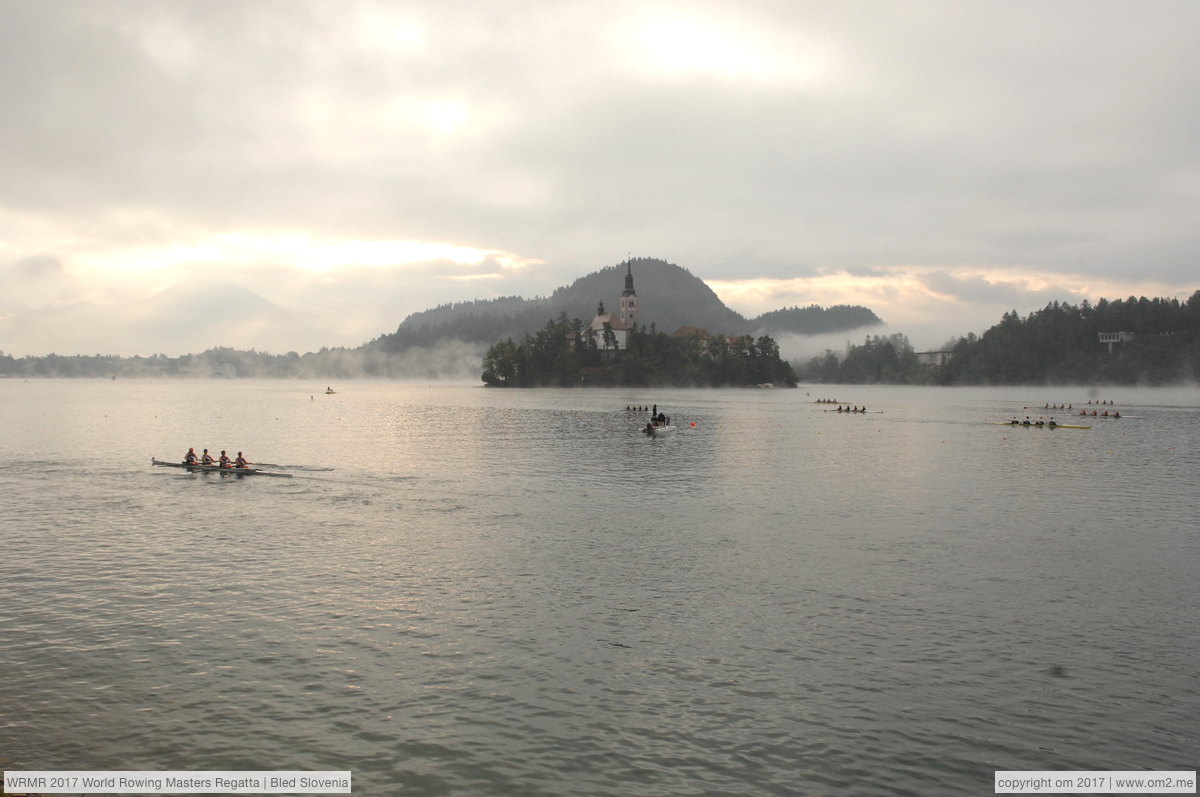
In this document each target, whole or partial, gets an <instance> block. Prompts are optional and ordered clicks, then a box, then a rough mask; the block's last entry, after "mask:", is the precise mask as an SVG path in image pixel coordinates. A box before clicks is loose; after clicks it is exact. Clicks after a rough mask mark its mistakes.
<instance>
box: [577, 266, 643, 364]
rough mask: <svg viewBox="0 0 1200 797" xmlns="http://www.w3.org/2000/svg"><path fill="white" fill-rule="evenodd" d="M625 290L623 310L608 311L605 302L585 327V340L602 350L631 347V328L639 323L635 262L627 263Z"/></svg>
mask: <svg viewBox="0 0 1200 797" xmlns="http://www.w3.org/2000/svg"><path fill="white" fill-rule="evenodd" d="M625 266H626V272H625V290H623V291H621V312H620V315H618V314H616V313H607V312H605V311H604V302H600V305H599V307H597V308H596V317H595V318H593V319H592V322H591V323H590V324H589V325H588V326H587V327H585V328H584V330H583V335H584V340H585V341H586V342H587V344H588V345H589V346H594V347H595V348H597V349H599V350H600V351H623V350H625V349H628V348H629V330H631V329H633V326H634V324H636V323H637V303H638V298H637V291H635V290H634V289H633V264H632V263H626V264H625Z"/></svg>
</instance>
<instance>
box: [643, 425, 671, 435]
mask: <svg viewBox="0 0 1200 797" xmlns="http://www.w3.org/2000/svg"><path fill="white" fill-rule="evenodd" d="M642 431H643V432H645V433H646V436H647V437H658V436H659V435H660V434H670V433H671V432H673V431H675V427H674V426H671V425H669V424H668V425H666V426H647V427H645V428H644V429H642Z"/></svg>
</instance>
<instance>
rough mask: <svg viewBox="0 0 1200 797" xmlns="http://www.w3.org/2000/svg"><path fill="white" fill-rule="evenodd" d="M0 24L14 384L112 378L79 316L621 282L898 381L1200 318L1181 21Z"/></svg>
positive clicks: (371, 11) (0, 305)
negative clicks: (1055, 339) (43, 366)
mask: <svg viewBox="0 0 1200 797" xmlns="http://www.w3.org/2000/svg"><path fill="white" fill-rule="evenodd" d="M0 15H2V19H3V24H2V25H0V351H3V352H6V353H8V354H15V355H25V354H33V355H38V354H46V353H49V352H50V351H55V352H57V353H59V354H68V353H98V352H95V351H93V350H92V348H93V347H94V346H96V345H98V344H97V338H96V337H95V332H96V325H95V324H94V322H87V323H84V322H80V321H79V319H80V318H83V317H85V316H81V315H79V313H80V312H81V311H82V310H83V309H86V310H87V311H88V312H89V313H91V315H88V316H86V317H87V318H91V319H94V318H96V317H97V314H99V316H98V317H100V318H104V319H107V320H106V321H105V322H104V326H108V325H110V324H111V325H113V326H114V328H115V327H118V326H120V325H121V324H123V323H124V322H126V321H128V320H136V319H137V317H138V314H139V313H142V312H148V311H146V310H145V308H146V307H147V302H151V301H152V300H153V297H155V296H156V295H157V294H160V292H162V291H166V290H168V289H172V290H174V291H175V292H176V293H175V294H173V295H178V292H179V291H186V290H189V286H192V285H196V284H197V283H198V281H203V284H204V285H207V286H212V285H213V284H219V285H229V286H236V287H237V288H238V289H239V290H242V289H244V290H247V291H250V292H253V293H254V294H256V295H257V296H260V297H262V298H264V299H266V300H267V301H268V302H270V303H272V304H273V305H276V306H277V307H278V308H280V309H282V310H283V311H285V312H286V313H288V314H289V315H290V316H291V317H294V318H295V319H297V321H298V322H300V323H302V324H304V325H307V327H309V328H310V329H311V330H313V335H312V339H313V340H323V341H326V343H327V345H330V346H339V345H346V346H355V345H358V344H360V343H363V342H366V341H367V340H370V339H372V338H374V337H377V336H378V335H380V334H383V333H386V332H391V331H393V330H394V329H395V328H396V327H397V325H398V324H399V323H400V322H401V321H402V320H403V319H404V318H405V317H406V316H407V315H408V314H409V313H412V312H418V311H420V310H424V309H427V308H429V307H433V306H436V305H439V304H443V303H446V302H453V301H466V300H471V299H476V298H482V299H486V298H493V297H497V296H510V295H520V296H526V297H533V296H541V295H548V294H549V293H551V292H552V291H553V290H554V289H555V288H557V287H559V286H560V285H565V284H569V283H570V282H572V281H573V280H574V279H576V278H577V277H580V276H583V275H584V274H587V273H590V272H592V271H595V270H597V269H599V268H602V267H604V266H608V265H612V264H614V263H619V262H621V261H623V260H625V259H626V258H627V257H629V256H631V255H632V256H633V257H656V258H661V259H663V260H667V261H669V262H672V263H676V264H678V265H680V266H683V267H685V268H687V269H688V270H689V271H691V272H692V273H693V274H694V275H696V276H697V277H700V278H701V279H703V280H705V282H707V283H708V284H709V285H710V286H711V287H712V288H713V289H714V290H715V291H716V292H717V294H718V295H719V296H720V297H721V298H722V299H723V300H724V301H725V303H726V304H728V305H729V306H730V307H732V308H733V309H735V310H737V311H739V312H741V313H743V314H744V315H747V316H754V315H758V314H759V313H762V312H765V311H767V310H772V309H776V308H779V307H783V306H792V305H801V306H804V305H808V304H813V303H815V304H820V305H824V306H828V305H832V304H861V305H865V306H867V307H870V308H871V309H873V310H874V311H875V312H876V313H877V314H878V315H879V316H880V317H882V318H883V319H884V321H885V322H886V323H887V328H888V330H889V331H891V332H903V333H905V334H907V335H908V336H909V338H910V339H911V340H912V342H913V343H914V345H915V346H916V347H917V348H918V349H919V350H920V349H927V348H938V347H940V346H941V345H942V344H943V343H945V342H946V341H947V340H949V339H951V338H954V337H957V336H959V335H964V334H966V333H968V332H977V333H978V332H982V331H984V330H985V329H987V328H988V327H990V326H991V325H993V324H994V323H996V322H998V321H999V318H1000V315H1001V314H1003V313H1004V312H1006V311H1008V310H1013V309H1015V310H1018V311H1019V312H1020V313H1021V314H1022V315H1024V314H1026V313H1028V312H1030V311H1032V310H1036V309H1038V308H1041V307H1044V306H1045V305H1046V304H1047V303H1049V302H1051V301H1064V302H1070V303H1073V304H1074V303H1079V302H1081V301H1082V300H1084V299H1089V300H1091V301H1095V300H1096V299H1098V298H1101V297H1106V298H1123V297H1128V296H1133V295H1137V296H1141V295H1146V296H1151V297H1154V296H1164V297H1178V298H1180V299H1181V300H1182V299H1186V298H1187V297H1188V296H1190V295H1191V294H1192V293H1193V292H1194V291H1195V290H1196V289H1197V288H1200V278H1198V269H1197V264H1198V263H1200V258H1198V255H1200V236H1198V235H1197V232H1198V230H1200V224H1198V221H1200V213H1198V210H1200V55H1198V54H1197V53H1198V52H1200V50H1198V49H1197V48H1196V47H1195V43H1194V39H1195V32H1196V31H1197V30H1200V3H1195V2H1188V1H1187V0H1172V1H1170V2H1164V1H1162V0H1150V1H1149V2H1142V1H1140V0H1139V1H1138V2H1132V1H1130V2H1106V1H1105V0H1087V2H1076V1H1074V0H1063V1H1061V2H1053V3H1047V2H1043V1H1042V0H1037V1H1036V2H1034V1H1031V0H1003V1H1001V2H993V1H991V0H978V1H973V2H969V3H964V2H961V0H949V1H947V2H923V1H922V0H913V1H912V2H886V3H885V2H836V3H831V2H828V1H827V0H823V1H821V2H809V1H807V0H778V1H776V0H762V1H760V0H736V1H730V2H709V1H707V0H688V2H678V3H657V2H653V1H652V0H651V1H639V2H622V0H607V1H606V2H595V1H593V0H589V1H588V2H578V1H576V0H536V1H534V0H505V2H457V1H456V0H412V1H410V2H362V1H357V2H356V0H338V2H333V0H322V1H321V2H308V1H306V0H277V1H274V0H196V1H195V2H191V1H189V0H60V1H59V2H53V3H46V2H33V1H32V0H0ZM621 287H622V286H620V285H617V286H615V287H614V297H615V296H616V295H617V293H618V292H619V290H620V289H621ZM195 295H196V297H197V298H196V302H197V304H198V306H197V307H196V309H197V310H198V311H201V312H202V313H203V314H208V315H203V316H202V317H210V318H212V319H215V320H219V319H221V318H222V315H221V310H220V309H219V308H210V307H207V306H203V307H202V306H199V302H201V301H204V300H206V299H205V298H204V297H210V296H211V295H213V294H212V292H211V291H201V290H198V291H197V292H196V294H195ZM643 310H644V312H645V313H646V314H647V317H649V316H650V315H652V313H651V310H652V308H648V307H647V308H643ZM89 327H91V329H89ZM228 328H229V329H232V327H228ZM231 334H233V333H231ZM150 337H153V336H150ZM216 342H217V341H214V343H216ZM220 343H221V344H222V345H233V346H243V347H245V346H246V343H247V341H245V340H240V339H237V337H236V334H234V339H228V340H224V339H223V340H221V341H220ZM113 345H116V344H113ZM121 347H123V348H125V349H128V350H127V351H113V352H105V353H120V354H135V353H143V354H149V353H154V352H158V351H163V350H164V348H167V344H166V343H165V342H164V341H163V340H158V339H146V340H145V341H144V345H143V342H142V341H141V340H137V339H135V340H132V341H123V342H122V343H121ZM291 348H296V347H295V346H292V347H291ZM165 353H168V354H177V353H183V352H171V351H165Z"/></svg>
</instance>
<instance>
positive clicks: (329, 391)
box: [325, 387, 337, 396]
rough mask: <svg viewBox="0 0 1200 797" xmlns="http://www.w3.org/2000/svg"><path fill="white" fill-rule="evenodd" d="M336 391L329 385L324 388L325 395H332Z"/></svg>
mask: <svg viewBox="0 0 1200 797" xmlns="http://www.w3.org/2000/svg"><path fill="white" fill-rule="evenodd" d="M336 392H337V391H336V390H334V389H333V388H331V387H327V388H325V395H326V396H332V395H333V394H334V393H336Z"/></svg>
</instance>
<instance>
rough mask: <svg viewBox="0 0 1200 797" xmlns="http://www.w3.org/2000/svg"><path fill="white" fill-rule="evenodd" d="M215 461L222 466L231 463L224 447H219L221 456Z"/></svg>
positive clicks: (226, 466)
mask: <svg viewBox="0 0 1200 797" xmlns="http://www.w3.org/2000/svg"><path fill="white" fill-rule="evenodd" d="M217 463H218V464H219V465H220V466H221V467H222V468H228V467H230V466H231V465H232V464H233V463H232V461H231V460H230V459H229V455H228V454H226V453H225V449H221V456H220V458H219V459H218V460H217Z"/></svg>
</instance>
